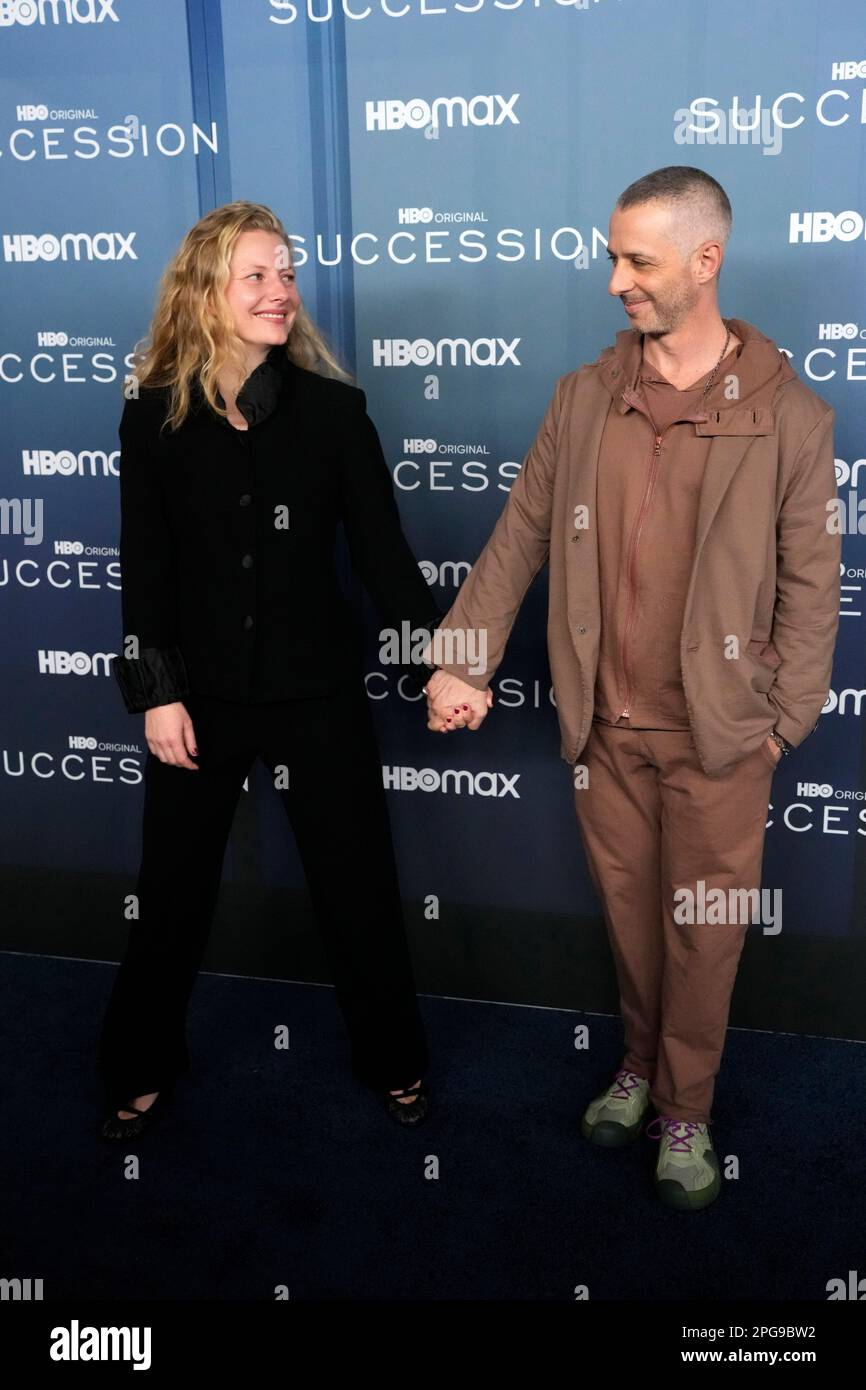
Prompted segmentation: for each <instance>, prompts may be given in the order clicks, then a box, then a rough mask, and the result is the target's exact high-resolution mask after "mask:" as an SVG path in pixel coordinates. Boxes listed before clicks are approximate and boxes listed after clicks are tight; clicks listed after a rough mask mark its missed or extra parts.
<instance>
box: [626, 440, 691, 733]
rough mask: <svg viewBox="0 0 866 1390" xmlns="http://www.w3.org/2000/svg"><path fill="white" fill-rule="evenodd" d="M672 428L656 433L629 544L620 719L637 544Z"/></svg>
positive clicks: (628, 693) (632, 607) (627, 684)
mask: <svg viewBox="0 0 866 1390" xmlns="http://www.w3.org/2000/svg"><path fill="white" fill-rule="evenodd" d="M650 423H651V424H652V421H650ZM672 423H673V424H675V423H676V421H672ZM652 428H653V430H654V431H655V425H653V426H652ZM670 428H671V426H670V425H668V427H667V429H664V430H662V433H661V434H659V433H658V432H657V431H656V433H655V444H654V445H653V451H652V456H651V459H650V472H649V479H648V481H647V485H646V487H645V489H644V495H643V498H642V499H641V504H640V508H639V510H638V514H637V519H636V521H635V524H634V527H633V528H632V535H631V541H630V543H629V553H628V559H627V563H626V574H627V586H628V600H627V605H626V620H625V628H624V629H623V635H622V641H621V643H620V663H621V665H622V676H623V682H624V685H625V702H624V706H625V707H624V709H623V710H622V712H621V714H619V715H618V716H617V718H618V719H628V717H629V697H630V695H631V688H630V684H629V675H628V667H627V664H626V645H627V643H628V635H629V630H630V628H631V625H632V621H633V619H634V607H635V603H634V600H635V589H636V586H635V583H634V561H635V557H636V554H637V544H638V540H639V539H640V533H641V530H642V528H643V523H644V517H645V516H646V514H647V511H648V510H649V503H650V498H651V497H652V493H653V489H654V487H655V480H656V475H657V473H658V466H659V464H658V461H659V457H660V455H661V451H662V439H663V438H664V436H665V435H666V434H667V432H668V430H669V429H670Z"/></svg>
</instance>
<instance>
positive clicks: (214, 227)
mask: <svg viewBox="0 0 866 1390" xmlns="http://www.w3.org/2000/svg"><path fill="white" fill-rule="evenodd" d="M256 231H265V232H275V233H276V235H277V236H279V237H280V238H281V240H283V241H284V242H285V244H286V245H287V246H288V247H289V249H290V251H291V242H290V240H289V236H288V233H287V231H286V229H285V227H284V226H283V224H282V222H281V221H280V219H279V218H278V217H277V216H276V214H275V213H273V212H271V210H270V208H267V207H265V206H264V205H263V204H261V203H249V202H243V201H240V202H235V203H225V204H223V206H222V207H219V208H214V209H213V210H212V211H211V212H208V213H205V215H204V217H202V218H201V219H200V220H199V221H198V222H196V224H195V226H194V227H191V228H190V230H189V231H188V232H187V234H186V236H185V237H184V239H183V241H182V242H181V244H180V247H179V248H178V251H177V252H176V254H175V255H174V257H173V258H172V260H171V261H170V262H169V264H168V265H167V266H166V268H165V270H164V272H163V275H162V279H161V280H160V285H159V293H158V297H157V302H156V308H155V310H154V313H153V318H152V319H151V324H150V331H149V332H148V334H147V336H146V337H144V338H140V339H139V340H138V341H137V342H136V344H135V346H134V348H133V354H132V356H133V366H132V368H131V371H130V373H129V374H128V376H127V378H126V381H125V383H124V394H125V395H126V394H129V386H130V384H131V383H130V377H131V378H132V381H133V382H134V383H135V385H136V387H139V386H148V387H157V386H167V387H170V400H169V410H168V412H167V414H166V417H165V421H164V426H168V427H169V428H170V429H172V430H176V429H178V428H179V427H180V426H181V425H182V424H183V422H184V420H185V419H186V416H187V414H188V412H189V408H190V398H191V387H192V385H193V383H194V382H195V381H197V382H198V384H199V385H200V387H201V389H202V391H203V393H204V396H205V399H206V400H207V402H208V404H209V405H210V406H211V407H212V409H213V410H215V411H216V413H217V414H218V415H222V416H225V415H226V413H227V412H226V411H225V410H224V409H223V408H222V407H221V406H220V405H219V404H218V403H217V399H216V393H217V390H218V389H219V388H218V383H219V379H220V377H221V376H222V375H223V374H224V373H225V374H226V376H228V377H229V378H230V379H234V380H237V381H239V382H240V381H243V380H244V378H245V376H246V375H247V370H248V369H247V366H246V362H245V355H244V349H243V345H242V342H241V339H240V338H239V337H238V336H237V333H236V331H235V326H234V319H233V316H232V312H231V309H230V308H229V306H228V303H227V301H226V298H225V289H226V287H227V285H228V283H229V278H230V270H229V266H230V263H231V258H232V253H233V251H234V248H235V243H236V242H237V239H238V237H239V236H240V235H241V233H242V232H256ZM285 352H286V356H287V357H288V358H289V360H290V361H291V362H294V363H295V365H296V366H298V367H303V368H305V370H307V371H310V372H317V373H318V374H319V375H321V376H333V377H337V378H339V379H340V380H342V381H353V380H354V378H353V377H352V376H351V374H350V373H349V372H347V371H346V369H345V368H344V367H343V366H342V365H341V363H340V362H339V361H338V359H337V357H336V354H335V353H334V351H333V349H332V348H331V347H330V345H329V344H328V342H327V339H326V338H325V336H324V334H323V333H322V332H321V330H320V329H318V328H317V327H316V325H315V324H314V323H313V320H312V319H311V318H310V316H309V314H308V313H307V311H306V309H305V308H304V306H303V303H300V304H299V305H298V311H297V314H296V315H295V320H294V323H293V324H292V329H291V332H290V333H289V336H288V339H287V341H286V346H285Z"/></svg>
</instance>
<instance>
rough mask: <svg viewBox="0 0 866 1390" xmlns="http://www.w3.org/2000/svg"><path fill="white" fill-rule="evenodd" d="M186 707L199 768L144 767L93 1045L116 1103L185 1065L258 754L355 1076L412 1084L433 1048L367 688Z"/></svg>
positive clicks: (392, 1085)
mask: <svg viewBox="0 0 866 1390" xmlns="http://www.w3.org/2000/svg"><path fill="white" fill-rule="evenodd" d="M184 703H185V705H186V707H187V710H188V711H189V714H190V717H191V719H192V721H193V728H194V731H195V736H196V747H197V748H198V750H199V752H198V757H197V758H196V759H194V761H196V762H197V764H198V769H197V771H194V772H193V771H191V770H189V769H187V768H182V767H176V766H171V765H169V764H166V763H163V762H160V760H159V759H158V758H156V757H154V756H153V754H151V753H148V755H147V760H146V764H145V771H144V811H143V846H142V859H141V867H140V871H139V875H138V883H137V888H136V895H137V899H138V916H137V918H136V919H134V920H133V921H132V922H131V926H130V932H129V940H128V944H127V949H126V953H125V956H124V958H123V961H122V963H121V966H120V968H119V970H118V972H117V975H116V978H115V981H114V986H113V989H112V993H111V997H110V999H109V1003H108V1008H107V1010H106V1014H105V1018H104V1020H103V1025H102V1031H101V1035H100V1039H99V1047H98V1066H99V1069H100V1071H101V1073H102V1078H103V1083H104V1087H105V1094H106V1099H107V1101H108V1104H109V1105H115V1106H118V1107H119V1106H121V1105H122V1102H123V1101H125V1100H130V1099H133V1098H134V1097H135V1096H139V1095H146V1094H149V1093H150V1092H152V1091H161V1090H163V1089H170V1088H171V1087H172V1086H173V1084H174V1082H175V1080H176V1079H177V1077H178V1076H179V1074H180V1073H181V1072H184V1071H186V1070H187V1069H188V1067H189V1060H190V1059H189V1053H188V1050H187V1045H186V1032H185V1017H186V1010H187V1004H188V1001H189V997H190V994H191V992H192V988H193V985H194V983H195V979H196V975H197V974H198V971H199V968H200V965H201V961H202V957H203V955H204V952H205V947H206V945H207V940H208V935H209V932H210V927H211V922H212V919H213V914H214V909H215V906H216V901H217V894H218V892H219V887H220V880H221V875H222V865H223V859H224V855H225V849H226V843H227V840H228V836H229V831H230V829H231V825H232V821H233V819H234V813H235V809H236V807H237V803H238V798H239V796H240V794H241V790H242V787H243V783H244V780H245V778H246V776H247V773H248V772H249V769H250V767H251V766H252V764H253V763H254V761H255V759H256V757H257V756H259V757H261V758H262V760H263V761H264V763H265V764H266V766H267V767H268V768H269V769H270V770H271V772H272V773H273V775H274V785H275V788H276V789H277V791H278V794H279V796H280V797H281V799H282V802H283V806H284V807H285V810H286V813H287V815H288V818H289V821H290V824H291V827H292V830H293V831H294V834H295V839H296V842H297V846H298V851H299V854H300V858H301V862H302V864H303V868H304V873H305V875H306V880H307V885H308V887H309V890H310V895H311V898H312V903H313V909H314V912H315V916H316V920H317V923H318V925H319V928H320V930H321V932H322V934H323V937H324V942H325V947H326V950H327V955H328V960H329V964H330V969H331V974H332V982H333V984H334V986H335V992H336V997H337V1001H338V1003H339V1006H340V1009H341V1010H342V1014H343V1019H344V1021H345V1025H346V1029H347V1032H348V1038H349V1046H350V1058H351V1066H352V1070H353V1072H354V1074H355V1076H356V1077H357V1078H358V1080H359V1081H361V1082H363V1083H364V1084H365V1085H368V1086H371V1087H374V1088H376V1089H379V1090H396V1089H398V1088H399V1087H403V1086H411V1085H412V1084H413V1083H414V1082H415V1081H417V1080H418V1078H419V1076H422V1075H423V1074H424V1072H425V1070H426V1068H427V1064H428V1054H427V1046H426V1039H425V1033H424V1026H423V1023H422V1020H421V1016H420V1012H419V1009H418V1001H417V998H416V993H415V983H414V979H413V973H412V966H411V962H410V957H409V950H408V945H407V941H406V932H405V923H404V918H403V909H402V903H401V900H400V891H399V885H398V878H397V869H396V863H395V858H394V849H393V844H392V840H391V830H390V822H389V817H388V808H387V803H386V798H385V790H384V787H383V785H382V767H381V760H380V756H379V750H378V747H377V743H376V736H375V729H374V726H373V722H372V717H371V714H370V709H369V705H368V701H367V697H366V693H365V691H364V689H363V686H362V685H360V684H359V687H358V689H357V690H354V689H353V690H350V691H348V692H346V693H340V694H337V695H331V696H327V697H322V698H315V699H298V700H287V701H281V702H279V703H272V704H266V705H239V704H232V703H229V702H224V701H219V700H216V699H214V698H212V697H210V696H208V697H203V696H199V695H189V696H187V697H185V700H184ZM286 784H287V785H286Z"/></svg>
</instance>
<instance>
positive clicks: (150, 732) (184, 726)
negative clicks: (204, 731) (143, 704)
mask: <svg viewBox="0 0 866 1390" xmlns="http://www.w3.org/2000/svg"><path fill="white" fill-rule="evenodd" d="M144 737H145V738H146V739H147V746H148V748H149V749H150V751H151V753H152V754H153V755H154V757H155V758H159V761H160V762H161V763H169V764H171V766H172V767H188V768H189V769H190V770H191V771H192V772H198V767H197V766H196V764H195V763H194V762H191V761H190V757H189V755H190V753H195V752H196V751H197V749H196V742H195V732H194V730H193V727H192V720H191V719H190V717H189V713H188V712H187V708H186V705H184V704H183V703H182V702H181V701H180V700H175V702H174V704H171V705H155V706H154V707H153V709H149V710H145V712H144Z"/></svg>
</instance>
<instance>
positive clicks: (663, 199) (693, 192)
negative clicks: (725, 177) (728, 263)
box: [616, 164, 733, 258]
mask: <svg viewBox="0 0 866 1390" xmlns="http://www.w3.org/2000/svg"><path fill="white" fill-rule="evenodd" d="M651 202H660V203H667V204H668V206H669V207H670V209H671V231H672V236H673V239H674V241H675V242H676V243H677V245H678V247H679V250H680V253H681V254H682V256H683V257H684V258H685V257H686V256H688V255H690V253H691V252H692V251H694V249H695V247H696V246H700V244H701V242H704V241H718V242H720V244H721V246H722V248H723V249H724V247H725V245H726V243H727V240H728V237H729V236H730V234H731V223H732V222H733V213H732V212H731V204H730V202H729V200H728V195H727V193H726V192H725V190H724V189H723V188H722V185H721V184H720V183H717V182H716V180H715V179H714V178H712V176H711V175H710V174H705V173H704V171H703V169H693V168H692V167H691V165H689V164H668V165H666V166H665V168H664V169H655V170H653V172H652V173H651V174H644V176H643V178H641V179H636V180H635V182H634V183H630V184H629V186H628V188H626V189H625V190H624V192H622V193H620V195H619V197H618V198H617V200H616V206H617V207H618V208H622V210H623V211H625V209H626V208H632V207H637V206H638V205H639V204H641V203H651Z"/></svg>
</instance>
